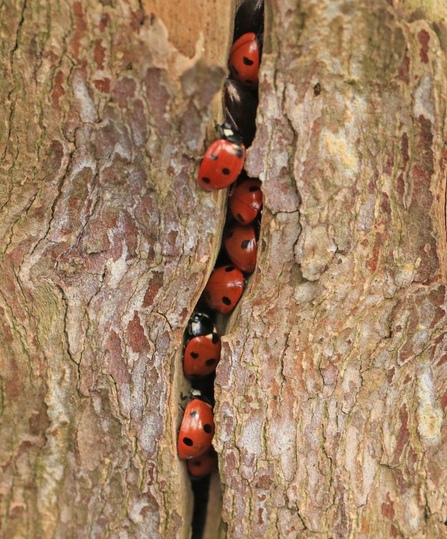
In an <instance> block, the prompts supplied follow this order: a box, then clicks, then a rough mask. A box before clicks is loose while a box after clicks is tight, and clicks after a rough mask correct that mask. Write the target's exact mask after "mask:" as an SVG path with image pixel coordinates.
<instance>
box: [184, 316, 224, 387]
mask: <svg viewBox="0 0 447 539" xmlns="http://www.w3.org/2000/svg"><path fill="white" fill-rule="evenodd" d="M220 348H221V342H220V337H219V334H218V333H217V329H216V326H215V325H214V324H213V321H212V319H211V317H210V316H208V315H207V314H205V313H194V314H193V315H192V316H191V318H190V320H189V322H188V328H187V330H186V344H185V349H184V351H183V372H184V374H185V376H186V377H187V378H197V377H201V376H207V375H208V374H211V373H212V372H213V371H214V370H215V369H216V366H217V364H218V363H219V360H220Z"/></svg>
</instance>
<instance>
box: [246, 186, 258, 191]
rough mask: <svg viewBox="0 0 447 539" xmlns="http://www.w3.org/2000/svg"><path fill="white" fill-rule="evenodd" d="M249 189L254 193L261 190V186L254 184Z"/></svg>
mask: <svg viewBox="0 0 447 539" xmlns="http://www.w3.org/2000/svg"><path fill="white" fill-rule="evenodd" d="M248 190H249V191H250V193H254V192H255V191H259V187H258V186H257V185H252V186H250V188H249V189H248Z"/></svg>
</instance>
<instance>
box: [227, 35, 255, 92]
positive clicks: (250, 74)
mask: <svg viewBox="0 0 447 539" xmlns="http://www.w3.org/2000/svg"><path fill="white" fill-rule="evenodd" d="M260 61H261V53H260V46H259V43H258V40H257V38H256V34H255V33H253V32H248V33H247V34H244V35H243V36H241V37H240V38H239V39H237V40H236V41H235V42H234V43H233V46H232V47H231V50H230V59H229V61H228V67H229V69H230V72H231V75H232V77H233V78H235V79H236V80H238V81H240V82H242V83H243V84H245V85H246V86H249V87H251V88H255V87H256V86H257V85H258V80H259V64H260Z"/></svg>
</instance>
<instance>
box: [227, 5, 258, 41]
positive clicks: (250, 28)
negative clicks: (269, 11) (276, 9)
mask: <svg viewBox="0 0 447 539" xmlns="http://www.w3.org/2000/svg"><path fill="white" fill-rule="evenodd" d="M263 30H264V0H245V1H244V2H242V4H241V5H240V6H239V8H238V10H237V12H236V16H235V18H234V35H233V41H236V39H238V38H240V37H241V35H243V34H246V33H247V32H254V33H255V34H260V33H262V32H263Z"/></svg>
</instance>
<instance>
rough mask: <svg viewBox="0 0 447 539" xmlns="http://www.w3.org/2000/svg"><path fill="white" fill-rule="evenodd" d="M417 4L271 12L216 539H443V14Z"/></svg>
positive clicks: (226, 391)
mask: <svg viewBox="0 0 447 539" xmlns="http://www.w3.org/2000/svg"><path fill="white" fill-rule="evenodd" d="M414 4H415V3H414V2H412V3H411V4H410V3H408V4H406V3H405V2H397V1H396V2H392V1H389V2H386V1H373V2H371V1H365V2H363V1H362V2H348V1H333V0H326V1H325V0H315V1H303V2H301V3H300V5H299V6H297V5H296V2H293V1H283V0H272V1H271V2H270V3H269V10H268V19H267V20H268V28H269V31H267V32H266V39H267V43H266V46H265V49H264V57H263V65H262V74H261V85H260V95H261V102H260V110H259V116H260V117H259V122H258V123H259V125H258V132H257V139H256V141H255V144H254V147H253V148H252V149H251V150H250V152H249V161H248V171H249V173H250V175H252V176H257V175H259V176H260V177H261V179H262V180H263V191H264V195H265V209H264V214H263V221H262V239H261V245H262V250H261V255H260V257H259V261H258V270H257V272H256V274H255V275H254V277H253V279H252V282H251V283H250V287H249V289H248V291H247V292H246V294H245V296H244V298H243V301H242V303H241V304H240V311H239V313H238V314H237V315H235V316H234V319H233V327H232V329H231V332H229V334H228V335H227V337H226V343H225V347H224V353H223V359H222V361H221V364H220V365H219V368H218V376H217V380H216V389H217V395H216V400H217V406H216V417H217V424H218V429H217V432H218V434H217V444H216V445H217V450H218V451H219V453H220V455H221V461H220V462H221V478H222V482H223V485H224V486H223V489H224V490H223V492H224V515H223V516H224V520H225V522H226V523H227V529H228V532H227V537H229V538H232V539H235V538H246V537H269V538H273V537H300V538H311V537H312V538H313V537H327V538H335V537H336V538H346V537H355V538H371V537H374V538H390V537H399V538H409V537H418V538H435V537H446V536H447V444H446V435H447V425H446V422H445V408H446V406H447V382H446V378H447V376H446V375H447V333H446V329H447V324H446V322H447V318H446V306H447V302H446V254H447V251H446V226H445V225H446V211H445V209H446V179H447V178H446V158H447V144H446V142H447V136H446V135H447V130H446V96H447V76H446V75H447V61H446V52H447V48H446V47H447V26H446V15H447V13H446V11H447V10H446V6H445V4H444V3H442V5H441V3H439V2H438V3H437V4H436V5H435V3H430V2H424V3H420V5H419V6H415V5H414ZM423 5H425V8H426V9H423ZM431 7H432V8H433V9H430V8H431ZM234 470H238V473H234Z"/></svg>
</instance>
